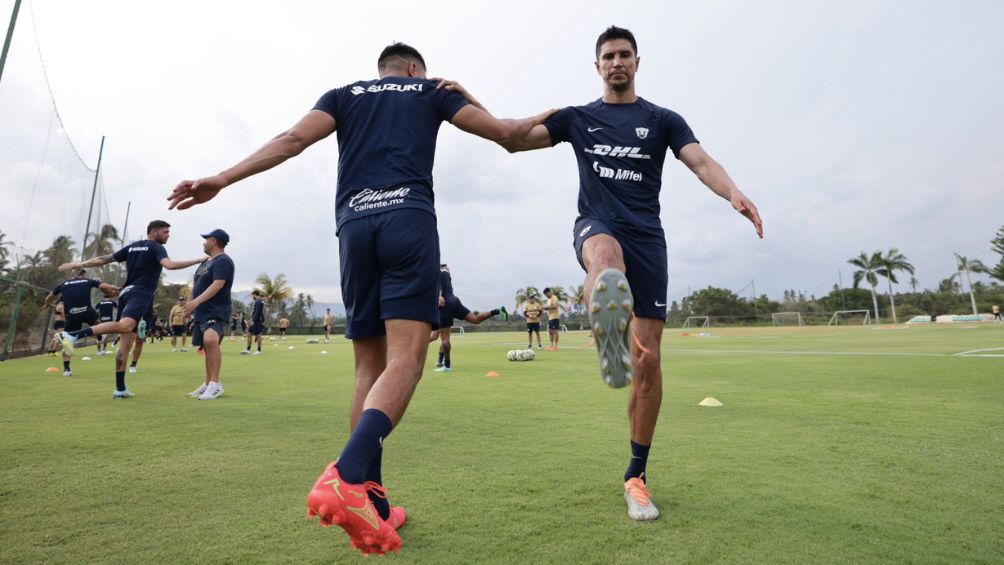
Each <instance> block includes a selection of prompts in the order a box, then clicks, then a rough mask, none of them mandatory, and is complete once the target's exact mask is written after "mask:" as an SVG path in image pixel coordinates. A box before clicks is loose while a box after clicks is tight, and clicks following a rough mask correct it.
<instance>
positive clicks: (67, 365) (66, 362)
mask: <svg viewBox="0 0 1004 565" xmlns="http://www.w3.org/2000/svg"><path fill="white" fill-rule="evenodd" d="M63 370H64V371H69V370H70V362H69V361H63Z"/></svg>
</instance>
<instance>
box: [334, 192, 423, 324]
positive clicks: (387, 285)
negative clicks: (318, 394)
mask: <svg viewBox="0 0 1004 565" xmlns="http://www.w3.org/2000/svg"><path fill="white" fill-rule="evenodd" d="M338 255H339V259H340V262H341V275H342V301H343V302H344V303H345V317H346V322H345V337H347V338H349V339H366V338H371V337H378V336H382V335H386V333H387V330H386V329H385V327H384V320H415V321H419V322H425V323H427V324H429V325H431V326H432V328H433V329H435V328H437V327H439V233H438V232H437V231H436V217H435V216H433V215H432V214H430V213H428V212H425V211H422V210H413V209H405V210H395V211H393V212H385V213H383V214H373V215H371V216H364V217H362V218H358V219H355V220H352V221H350V222H346V223H344V224H342V227H341V228H340V229H339V231H338Z"/></svg>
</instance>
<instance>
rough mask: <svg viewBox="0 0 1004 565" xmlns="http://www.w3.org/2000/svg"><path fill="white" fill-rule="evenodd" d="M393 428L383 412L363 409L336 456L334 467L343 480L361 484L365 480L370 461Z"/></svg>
mask: <svg viewBox="0 0 1004 565" xmlns="http://www.w3.org/2000/svg"><path fill="white" fill-rule="evenodd" d="M393 428H394V426H393V425H392V424H391V422H390V418H388V417H387V415H386V414H384V413H383V412H381V411H379V410H377V409H375V408H370V409H369V410H363V413H362V416H360V417H359V423H358V424H356V429H355V430H353V431H352V435H351V436H349V441H348V443H346V444H345V448H344V449H342V454H341V455H339V456H338V464H337V465H336V467H337V468H338V474H339V475H341V477H342V479H343V480H344V481H345V482H347V483H349V484H353V485H361V484H362V483H363V481H365V480H366V471H367V470H368V469H369V467H370V463H372V462H373V458H374V457H375V456H376V453H377V451H379V450H380V449H381V448H382V447H383V440H384V438H385V437H387V436H389V435H390V432H391V430H392V429H393Z"/></svg>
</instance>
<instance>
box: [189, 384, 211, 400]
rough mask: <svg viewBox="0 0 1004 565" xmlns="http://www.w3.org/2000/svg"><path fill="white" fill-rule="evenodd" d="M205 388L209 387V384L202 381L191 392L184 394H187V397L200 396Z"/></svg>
mask: <svg viewBox="0 0 1004 565" xmlns="http://www.w3.org/2000/svg"><path fill="white" fill-rule="evenodd" d="M207 388H209V385H207V384H206V383H202V384H201V385H199V388H197V389H195V390H193V391H192V392H190V393H188V394H186V395H185V396H187V397H188V398H198V397H200V396H202V393H204V392H206V389H207Z"/></svg>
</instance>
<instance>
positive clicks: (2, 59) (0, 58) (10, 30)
mask: <svg viewBox="0 0 1004 565" xmlns="http://www.w3.org/2000/svg"><path fill="white" fill-rule="evenodd" d="M20 9H21V0H14V12H13V13H12V14H11V15H10V25H8V26H7V38H6V39H4V41H3V53H0V78H2V77H3V68H4V65H5V64H6V63H7V52H8V51H10V41H11V39H13V38H14V25H15V24H17V12H18V10H20Z"/></svg>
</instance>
